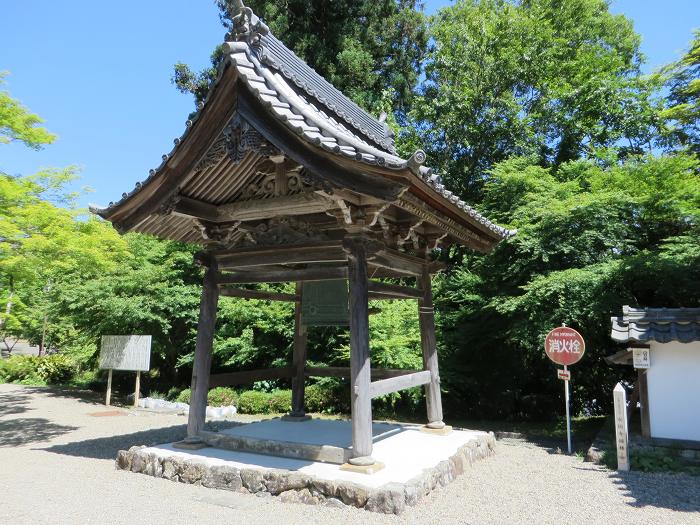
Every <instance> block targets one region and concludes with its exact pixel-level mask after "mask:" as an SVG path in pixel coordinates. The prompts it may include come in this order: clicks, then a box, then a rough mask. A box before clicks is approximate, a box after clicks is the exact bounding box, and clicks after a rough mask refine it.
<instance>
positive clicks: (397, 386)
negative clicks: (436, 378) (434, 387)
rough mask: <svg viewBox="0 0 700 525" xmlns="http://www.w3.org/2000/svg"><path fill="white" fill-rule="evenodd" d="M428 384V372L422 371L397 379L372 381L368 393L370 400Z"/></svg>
mask: <svg viewBox="0 0 700 525" xmlns="http://www.w3.org/2000/svg"><path fill="white" fill-rule="evenodd" d="M428 383H430V370H422V371H420V372H414V373H412V374H404V375H400V376H397V377H390V378H388V379H382V380H380V381H374V382H372V383H370V385H369V392H370V396H371V397H372V399H374V398H375V397H379V396H384V395H386V394H391V393H392V392H398V391H399V390H406V389H407V388H413V387H414V386H420V385H427V384H428Z"/></svg>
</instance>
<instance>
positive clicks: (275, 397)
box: [269, 390, 292, 413]
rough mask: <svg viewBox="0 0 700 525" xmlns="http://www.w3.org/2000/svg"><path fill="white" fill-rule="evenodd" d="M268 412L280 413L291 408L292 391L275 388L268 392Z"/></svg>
mask: <svg viewBox="0 0 700 525" xmlns="http://www.w3.org/2000/svg"><path fill="white" fill-rule="evenodd" d="M269 404H270V412H272V413H282V412H289V411H290V410H292V391H291V390H275V391H274V392H272V393H271V394H270V400H269Z"/></svg>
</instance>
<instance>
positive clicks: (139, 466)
mask: <svg viewBox="0 0 700 525" xmlns="http://www.w3.org/2000/svg"><path fill="white" fill-rule="evenodd" d="M145 468H146V460H145V458H144V456H143V454H140V453H138V452H137V453H135V454H133V457H132V459H131V472H143V470H144V469H145Z"/></svg>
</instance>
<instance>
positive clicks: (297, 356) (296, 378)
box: [289, 282, 307, 417]
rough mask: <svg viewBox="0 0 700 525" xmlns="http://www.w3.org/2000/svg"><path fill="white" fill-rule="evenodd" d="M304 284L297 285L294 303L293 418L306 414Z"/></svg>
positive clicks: (291, 414)
mask: <svg viewBox="0 0 700 525" xmlns="http://www.w3.org/2000/svg"><path fill="white" fill-rule="evenodd" d="M302 288H303V286H302V283H301V282H298V283H297V288H296V295H297V298H298V299H297V300H296V301H295V303H294V354H293V356H292V368H293V369H294V375H293V376H292V412H291V413H290V414H289V415H290V416H292V417H303V416H304V415H305V412H304V380H305V377H304V369H305V367H306V340H307V334H306V327H305V326H304V325H303V324H301V294H302Z"/></svg>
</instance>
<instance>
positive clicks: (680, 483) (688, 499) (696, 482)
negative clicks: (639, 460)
mask: <svg viewBox="0 0 700 525" xmlns="http://www.w3.org/2000/svg"><path fill="white" fill-rule="evenodd" d="M610 478H611V479H612V480H613V482H614V483H615V484H616V485H617V486H618V488H619V489H620V490H621V491H623V493H624V495H625V496H628V497H630V498H633V499H634V501H632V502H628V505H630V506H632V507H648V506H651V507H661V508H665V509H672V510H676V511H678V512H700V477H698V476H691V475H689V474H681V473H677V474H671V473H663V474H661V473H658V474H656V473H655V474H650V473H645V472H625V473H622V472H611V473H610Z"/></svg>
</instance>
